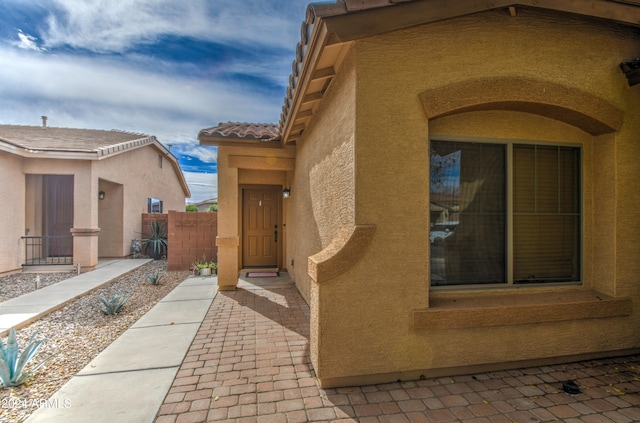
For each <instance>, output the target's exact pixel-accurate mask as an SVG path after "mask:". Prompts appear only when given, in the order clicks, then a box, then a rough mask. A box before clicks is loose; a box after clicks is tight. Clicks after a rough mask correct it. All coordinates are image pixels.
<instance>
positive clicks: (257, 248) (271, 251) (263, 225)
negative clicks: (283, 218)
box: [242, 188, 280, 267]
mask: <svg viewBox="0 0 640 423" xmlns="http://www.w3.org/2000/svg"><path fill="white" fill-rule="evenodd" d="M279 193H280V190H279V189H277V188H260V189H244V190H243V194H242V265H243V267H277V266H278V241H279V240H278V235H279V232H278V230H279V228H278V201H279V196H278V194H279Z"/></svg>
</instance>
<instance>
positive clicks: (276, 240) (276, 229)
mask: <svg viewBox="0 0 640 423" xmlns="http://www.w3.org/2000/svg"><path fill="white" fill-rule="evenodd" d="M274 228H275V229H274V230H273V235H274V239H275V242H278V225H275V226H274Z"/></svg>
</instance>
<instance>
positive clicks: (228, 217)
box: [216, 147, 240, 291]
mask: <svg viewBox="0 0 640 423" xmlns="http://www.w3.org/2000/svg"><path fill="white" fill-rule="evenodd" d="M239 208H240V201H239V199H238V169H237V168H231V167H229V154H228V150H227V149H226V148H224V147H218V236H217V238H216V246H217V247H218V289H220V290H222V291H224V290H232V289H235V287H236V285H237V284H238V271H239V270H240V269H239V261H238V260H239V258H238V247H239V245H240V234H239V229H238V214H239Z"/></svg>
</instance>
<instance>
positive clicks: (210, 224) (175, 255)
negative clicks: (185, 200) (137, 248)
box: [142, 211, 218, 271]
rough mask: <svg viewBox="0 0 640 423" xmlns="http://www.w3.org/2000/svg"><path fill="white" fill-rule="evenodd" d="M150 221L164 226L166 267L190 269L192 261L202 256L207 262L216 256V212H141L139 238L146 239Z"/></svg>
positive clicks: (168, 268) (214, 259) (170, 269)
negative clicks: (166, 243)
mask: <svg viewBox="0 0 640 423" xmlns="http://www.w3.org/2000/svg"><path fill="white" fill-rule="evenodd" d="M153 220H158V221H161V222H164V223H165V224H166V225H167V242H168V248H167V270H169V271H174V270H190V269H191V265H192V264H193V263H194V262H195V261H196V260H201V259H202V256H203V255H204V256H205V257H206V260H207V261H215V262H217V261H218V259H217V257H218V247H216V236H217V234H218V213H216V212H178V211H169V213H168V214H158V213H151V214H147V213H145V214H143V215H142V228H143V230H142V233H143V236H142V238H143V239H144V238H146V237H147V236H148V232H149V226H150V223H151V222H152V221H153Z"/></svg>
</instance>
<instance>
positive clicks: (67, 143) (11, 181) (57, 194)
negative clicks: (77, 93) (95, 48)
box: [0, 125, 190, 273]
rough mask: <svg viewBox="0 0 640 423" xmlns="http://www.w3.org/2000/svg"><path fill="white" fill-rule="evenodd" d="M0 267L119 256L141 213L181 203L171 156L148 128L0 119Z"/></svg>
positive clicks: (180, 179) (85, 263)
mask: <svg viewBox="0 0 640 423" xmlns="http://www.w3.org/2000/svg"><path fill="white" fill-rule="evenodd" d="M0 180H2V181H3V183H2V184H1V185H0V198H2V205H0V219H1V220H2V221H3V222H4V223H5V225H4V227H3V231H2V234H1V235H0V273H3V272H9V271H14V270H17V269H20V268H21V266H22V265H25V264H27V265H29V264H73V265H74V266H78V265H80V266H81V268H82V269H83V270H89V269H91V268H93V267H94V266H95V265H96V264H97V263H98V257H125V256H127V255H129V254H130V248H131V241H132V239H135V238H140V236H141V232H142V228H141V221H142V219H141V215H142V213H151V212H160V213H162V212H164V213H166V212H167V211H168V210H180V211H182V210H184V202H185V197H189V196H190V192H189V188H188V186H187V184H186V181H185V179H184V176H183V174H182V171H181V170H180V167H179V166H178V162H177V159H176V158H175V157H174V156H173V155H171V153H169V151H168V150H167V149H166V148H165V147H164V146H163V145H162V144H161V143H160V142H158V140H157V139H156V138H155V137H153V136H149V135H142V134H134V133H129V132H122V131H98V130H88V129H69V128H53V127H46V126H42V127H34V126H15V125H0Z"/></svg>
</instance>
